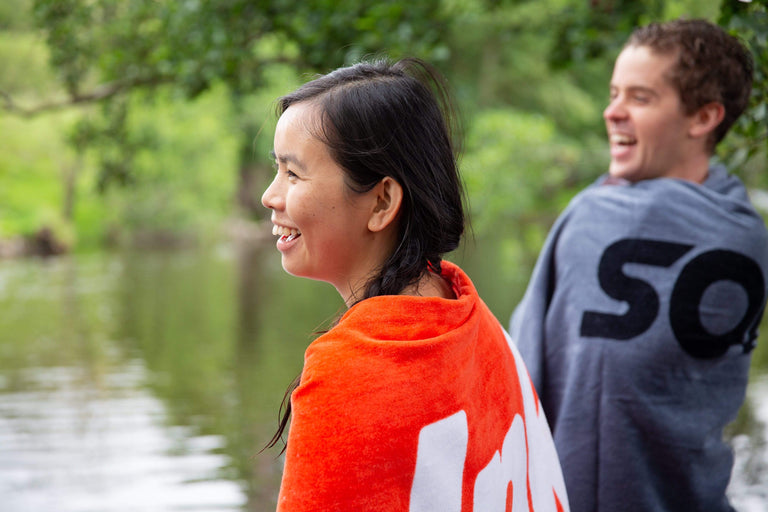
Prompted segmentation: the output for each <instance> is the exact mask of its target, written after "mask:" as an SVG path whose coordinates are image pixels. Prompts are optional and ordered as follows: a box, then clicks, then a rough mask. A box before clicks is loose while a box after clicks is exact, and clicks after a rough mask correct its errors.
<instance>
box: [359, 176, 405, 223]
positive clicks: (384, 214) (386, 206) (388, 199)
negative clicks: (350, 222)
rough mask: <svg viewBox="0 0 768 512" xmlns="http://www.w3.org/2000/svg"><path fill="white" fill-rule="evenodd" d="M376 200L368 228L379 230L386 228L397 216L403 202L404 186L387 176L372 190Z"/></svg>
mask: <svg viewBox="0 0 768 512" xmlns="http://www.w3.org/2000/svg"><path fill="white" fill-rule="evenodd" d="M371 192H373V193H374V200H375V201H376V203H375V205H374V207H373V211H372V212H371V216H370V218H369V219H368V229H370V230H371V231H374V232H377V231H382V230H384V229H385V228H386V227H387V226H389V225H390V224H392V222H393V221H394V220H395V219H396V218H397V214H398V213H399V212H400V205H401V204H402V202H403V187H401V186H400V184H399V183H398V182H397V181H395V180H394V178H391V177H390V176H386V177H385V178H384V179H382V180H381V181H380V182H379V183H378V184H377V185H376V186H375V187H373V190H372V191H371Z"/></svg>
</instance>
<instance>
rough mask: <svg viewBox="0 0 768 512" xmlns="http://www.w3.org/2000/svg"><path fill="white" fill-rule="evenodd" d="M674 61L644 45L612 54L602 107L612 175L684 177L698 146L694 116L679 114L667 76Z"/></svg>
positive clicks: (638, 178)
mask: <svg viewBox="0 0 768 512" xmlns="http://www.w3.org/2000/svg"><path fill="white" fill-rule="evenodd" d="M674 61H675V55H674V54H671V55H660V54H656V53H653V52H652V51H651V49H650V48H648V47H646V46H629V47H627V48H625V49H624V50H623V51H622V52H621V54H620V55H619V57H618V58H617V59H616V64H615V66H614V69H613V76H612V78H611V86H610V91H611V96H610V98H611V100H610V103H609V104H608V106H607V107H606V109H605V111H604V112H603V118H604V119H605V125H606V129H607V131H608V138H609V141H610V149H611V163H610V166H609V173H610V174H611V176H614V177H617V178H623V179H626V180H629V181H632V182H636V181H641V180H646V179H652V178H660V177H672V178H683V179H687V178H688V176H689V173H690V170H691V169H690V167H691V161H692V154H693V153H692V152H694V151H696V146H695V145H694V142H695V141H693V140H692V139H691V138H690V137H689V136H688V133H689V130H690V126H691V124H692V122H693V117H694V116H687V115H685V114H684V113H683V107H682V104H681V101H680V96H679V94H678V92H677V90H676V89H675V88H674V87H673V86H672V84H671V83H670V81H669V80H668V79H667V73H668V71H669V70H670V69H671V67H672V66H673V64H674Z"/></svg>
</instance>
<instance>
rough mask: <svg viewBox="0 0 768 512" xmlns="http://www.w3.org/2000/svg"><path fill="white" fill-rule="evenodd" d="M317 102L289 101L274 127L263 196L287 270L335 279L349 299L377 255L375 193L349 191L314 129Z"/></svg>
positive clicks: (321, 279) (337, 287)
mask: <svg viewBox="0 0 768 512" xmlns="http://www.w3.org/2000/svg"><path fill="white" fill-rule="evenodd" d="M317 114H318V111H317V107H316V106H315V105H313V104H312V103H307V102H301V103H296V104H293V105H291V106H290V107H288V109H286V111H285V112H284V113H283V115H282V116H281V117H280V119H279V120H278V123H277V127H276V130H275V140H274V150H273V151H274V157H275V162H276V164H277V172H276V174H275V178H274V180H273V181H272V183H271V184H270V185H269V187H268V188H267V190H265V191H264V195H263V196H262V198H261V202H262V203H263V204H264V206H266V207H267V208H269V209H271V210H272V223H273V225H274V226H273V229H272V233H273V234H274V235H277V236H278V237H279V238H278V240H277V249H278V250H279V251H280V253H281V254H282V263H283V268H284V269H285V271H286V272H288V273H289V274H292V275H295V276H299V277H308V278H310V279H317V280H320V281H326V282H329V283H331V284H333V285H334V286H335V287H336V289H337V290H338V291H339V293H341V295H342V297H343V298H344V299H345V301H346V300H347V298H348V297H349V295H350V294H351V293H352V291H354V290H355V289H356V286H357V285H358V284H359V283H360V282H361V280H364V279H365V278H366V277H368V275H369V273H370V272H371V271H373V270H374V268H375V266H376V265H377V264H378V262H379V260H381V255H377V254H371V252H372V251H371V248H372V246H373V245H375V244H372V243H371V237H372V235H373V233H372V232H371V231H370V230H369V229H368V220H369V217H370V214H371V211H372V209H373V208H374V207H375V193H374V192H367V193H363V194H359V193H356V192H354V191H352V190H351V189H350V188H349V187H347V185H346V184H345V182H344V171H343V170H342V168H341V167H340V166H339V165H338V164H337V163H336V162H335V161H334V160H333V159H332V158H331V155H330V152H329V150H328V147H327V146H326V145H325V144H324V143H323V142H321V141H320V140H318V139H317V138H315V137H314V136H313V135H312V132H311V129H312V128H315V127H317V124H316V123H317V122H318V116H317Z"/></svg>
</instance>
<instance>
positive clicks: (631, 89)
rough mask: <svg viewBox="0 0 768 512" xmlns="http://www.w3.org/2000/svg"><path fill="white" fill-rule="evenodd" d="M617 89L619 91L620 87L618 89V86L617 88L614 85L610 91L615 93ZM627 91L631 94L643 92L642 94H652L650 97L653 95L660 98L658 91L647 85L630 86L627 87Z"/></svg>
mask: <svg viewBox="0 0 768 512" xmlns="http://www.w3.org/2000/svg"><path fill="white" fill-rule="evenodd" d="M617 89H619V87H617V86H615V85H613V84H611V85H610V90H611V91H615V90H617ZM625 89H626V90H627V91H629V92H642V93H646V94H650V95H653V96H658V95H659V93H658V92H657V91H656V89H654V88H653V87H648V86H645V85H630V86H627V87H626V88H625Z"/></svg>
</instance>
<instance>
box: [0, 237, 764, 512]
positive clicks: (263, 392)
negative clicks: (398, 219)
mask: <svg viewBox="0 0 768 512" xmlns="http://www.w3.org/2000/svg"><path fill="white" fill-rule="evenodd" d="M500 254H502V253H501V252H500ZM493 258H494V256H492V255H490V256H489V255H484V256H482V258H481V257H480V256H478V255H475V256H472V255H469V254H468V253H462V254H460V255H458V258H457V259H459V260H460V263H461V264H462V265H464V266H465V268H467V270H468V272H469V273H470V275H471V276H473V278H474V279H475V281H476V284H477V286H478V288H479V289H480V292H481V294H482V295H483V296H484V297H485V298H486V301H487V302H488V303H489V305H490V306H491V308H492V309H493V310H494V311H495V312H496V313H497V314H498V315H499V316H500V317H506V316H507V315H508V314H509V311H511V307H512V304H514V301H516V300H517V298H519V295H520V294H521V293H522V287H523V286H524V285H525V279H524V277H525V276H527V273H526V272H525V271H521V270H520V268H519V267H518V266H516V265H496V264H490V263H489V262H490V261H494V260H493ZM499 258H507V255H504V254H502V255H501V256H499ZM499 261H500V260H499ZM499 272H513V273H515V275H500V274H499ZM520 276H523V278H521V277H520ZM503 283H506V287H505V288H503V287H501V284H503ZM510 286H511V287H512V288H514V289H513V290H510V289H509V288H510ZM341 307H342V302H341V300H340V299H339V297H338V296H337V294H336V292H335V291H334V290H333V288H332V287H330V286H328V285H325V284H323V283H315V282H312V281H307V280H303V279H296V278H292V277H290V276H287V275H285V274H284V273H283V272H282V270H281V269H280V263H279V258H278V257H277V256H276V255H275V254H274V249H273V247H271V246H269V247H265V248H260V247H241V248H231V247H220V248H217V249H215V250H211V251H201V252H191V251H186V252H159V253H127V254H100V255H89V256H73V257H67V258H59V259H54V260H49V261H13V262H10V261H6V262H0V496H2V497H3V504H2V509H3V511H4V512H17V511H18V512H22V511H23V512H36V511H49V510H56V511H62V512H89V511H100V512H101V511H106V512H111V511H115V512H118V511H121V512H122V511H129V510H130V511H136V510H140V511H144V510H151V511H159V512H160V511H162V512H164V511H175V510H206V511H228V510H239V511H248V512H261V511H266V510H274V508H275V500H276V492H277V488H278V485H279V478H280V469H281V460H280V458H279V457H278V456H277V452H278V450H272V451H269V452H266V453H263V454H259V453H258V452H259V450H260V449H261V448H262V447H263V446H264V444H265V443H266V441H267V440H268V439H269V438H270V437H271V435H272V432H273V431H274V428H275V425H276V420H277V413H278V407H279V404H280V400H281V399H282V395H283V392H284V390H285V387H286V386H287V384H288V383H289V382H290V381H291V380H292V379H293V377H295V376H296V375H297V374H298V372H299V371H300V369H301V363H302V356H303V352H304V349H305V347H306V345H307V344H308V343H309V342H310V341H311V339H312V337H313V335H312V333H313V332H314V331H316V330H318V329H320V328H322V327H323V326H324V322H327V321H329V320H330V319H332V318H333V317H334V316H335V314H337V313H338V311H339V310H340V308H341ZM763 332H764V333H765V332H766V328H764V329H763ZM764 339H765V336H764ZM767 345H768V342H765V341H763V342H761V344H760V349H759V352H758V353H757V354H756V357H755V365H754V366H755V378H753V379H752V383H751V384H750V390H749V401H748V403H747V405H746V406H745V407H744V408H742V411H741V413H740V416H739V419H738V420H737V421H736V422H735V423H734V425H733V426H732V428H731V432H730V434H729V435H731V436H733V442H734V446H735V450H736V456H737V465H736V468H735V473H734V474H735V476H734V483H733V485H732V487H731V494H732V496H733V497H734V502H735V504H736V505H737V506H738V507H739V509H740V510H742V511H745V512H746V511H751V510H761V509H760V508H755V507H761V506H762V503H764V501H763V500H765V499H766V496H765V494H764V492H765V491H764V489H765V488H768V487H767V485H766V484H767V483H768V482H766V471H765V470H766V447H765V428H766V427H765V424H766V423H767V422H768V380H766V378H765V377H762V375H764V374H765V370H764V369H765V368H768V346H767ZM761 493H763V494H761ZM756 503H757V504H758V505H755V504H756Z"/></svg>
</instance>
